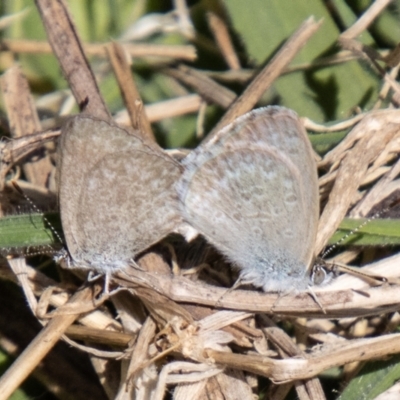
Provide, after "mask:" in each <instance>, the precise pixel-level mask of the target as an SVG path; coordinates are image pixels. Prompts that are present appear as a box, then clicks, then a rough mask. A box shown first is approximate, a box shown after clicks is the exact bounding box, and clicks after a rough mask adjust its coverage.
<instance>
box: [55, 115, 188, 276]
mask: <svg viewBox="0 0 400 400" xmlns="http://www.w3.org/2000/svg"><path fill="white" fill-rule="evenodd" d="M181 169H182V168H181V166H180V165H179V163H177V162H176V161H174V160H173V159H172V158H171V157H169V156H168V155H167V154H165V153H164V152H163V151H162V150H161V149H160V148H159V147H158V146H157V145H156V144H153V143H150V142H147V141H145V140H143V139H142V138H141V137H140V136H138V135H137V134H135V133H134V132H131V131H127V130H125V129H122V128H120V127H118V126H117V125H115V124H113V123H111V122H106V121H103V120H99V119H95V118H92V117H89V116H82V115H81V116H77V117H74V118H71V119H69V120H68V121H67V122H66V124H65V125H64V126H63V128H62V133H61V138H60V141H59V165H58V183H59V203H60V213H61V222H62V226H63V231H64V236H65V240H66V244H67V248H68V253H69V255H70V260H69V265H70V266H72V267H80V268H89V269H93V270H95V271H97V272H99V273H104V274H106V275H107V274H109V273H110V272H112V271H115V270H118V269H121V268H123V267H125V266H126V265H127V263H128V262H130V261H131V260H132V259H133V258H134V257H135V256H136V255H138V254H139V253H140V252H142V251H143V250H145V249H147V248H148V247H149V246H151V245H152V244H154V243H156V242H158V241H159V240H161V239H162V238H163V237H164V236H166V235H167V234H169V233H170V232H172V231H174V230H179V226H180V224H181V222H182V219H181V217H180V215H179V212H178V209H177V202H178V199H177V196H176V193H175V191H174V183H175V182H176V180H177V179H178V178H179V177H180V175H181Z"/></svg>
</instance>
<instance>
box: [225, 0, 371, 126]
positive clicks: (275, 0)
mask: <svg viewBox="0 0 400 400" xmlns="http://www.w3.org/2000/svg"><path fill="white" fill-rule="evenodd" d="M225 6H226V8H227V10H228V12H229V15H230V17H231V20H232V24H233V28H234V30H235V31H236V32H237V33H238V34H239V35H240V36H241V38H242V41H243V45H244V46H245V47H246V48H247V51H248V54H249V57H250V58H251V59H253V60H255V61H256V63H257V64H258V65H260V64H262V63H264V62H265V61H266V60H268V59H269V58H271V56H272V55H273V54H274V52H275V51H276V50H277V49H278V48H279V47H280V46H281V44H282V43H283V42H284V41H285V40H286V39H287V38H288V37H289V36H290V35H291V34H292V33H293V32H294V31H295V30H296V29H297V28H298V27H299V26H300V24H301V23H302V22H303V21H304V20H306V19H307V18H308V17H309V16H310V15H314V16H315V18H316V19H317V20H320V19H321V18H322V19H323V21H324V22H323V25H322V27H321V28H320V29H319V30H318V31H317V32H316V33H315V35H314V36H313V37H312V38H311V39H310V41H309V42H308V43H307V44H306V46H305V47H304V48H303V49H302V50H301V52H300V53H299V54H298V56H297V57H296V59H295V60H294V61H293V63H292V64H293V65H296V64H299V63H311V62H312V61H313V60H315V59H317V58H320V57H324V56H327V55H331V54H333V53H335V52H336V50H338V49H337V47H336V41H337V39H338V36H339V34H340V30H339V27H338V26H337V24H336V22H335V20H334V19H333V17H332V16H331V14H330V13H329V12H328V8H327V7H326V5H325V4H324V3H323V2H321V1H320V0H309V1H292V0H268V1H262V0H249V1H246V2H244V1H241V0H229V1H228V0H226V1H225ZM354 19H355V17H354ZM378 87H379V80H378V78H377V76H376V75H375V74H374V73H373V72H372V71H370V70H368V69H366V68H365V67H364V65H363V64H361V63H359V62H358V61H351V62H348V63H345V64H342V65H335V66H330V67H325V68H318V69H313V70H308V71H304V72H302V71H300V72H295V73H291V74H287V75H284V76H281V77H280V78H279V79H278V80H277V81H276V83H275V85H274V89H272V90H274V93H273V94H275V97H276V98H277V100H278V101H279V103H280V104H281V105H284V106H287V107H289V108H293V109H295V110H296V111H297V112H298V113H299V115H307V116H308V117H309V118H311V119H313V120H316V121H324V120H332V119H338V118H345V117H347V116H350V115H351V114H352V113H353V109H354V107H358V106H359V107H361V108H364V107H369V106H370V105H372V103H373V102H374V101H375V100H376V98H377V96H378Z"/></svg>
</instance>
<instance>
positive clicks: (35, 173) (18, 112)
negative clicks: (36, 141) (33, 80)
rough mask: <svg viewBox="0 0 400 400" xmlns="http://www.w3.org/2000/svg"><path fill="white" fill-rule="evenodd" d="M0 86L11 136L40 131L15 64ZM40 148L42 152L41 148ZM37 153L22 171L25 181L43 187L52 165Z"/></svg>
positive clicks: (27, 87) (25, 85) (28, 93)
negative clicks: (37, 157)
mask: <svg viewBox="0 0 400 400" xmlns="http://www.w3.org/2000/svg"><path fill="white" fill-rule="evenodd" d="M1 89H2V92H3V99H4V104H5V107H6V110H7V115H8V119H9V121H10V129H11V135H12V137H14V138H20V137H23V136H26V135H29V134H33V133H35V132H38V131H41V125H40V121H39V116H38V114H37V111H36V107H35V105H34V101H33V98H32V96H31V94H30V91H29V86H28V82H27V80H26V78H25V77H24V75H23V74H22V72H21V69H20V67H19V66H14V67H12V68H10V69H9V70H8V71H7V72H6V73H5V74H3V76H2V77H1ZM37 150H40V149H37ZM41 150H42V152H43V150H44V149H43V148H42V149H41ZM38 156H39V159H37V160H35V161H31V162H29V163H28V162H27V163H26V164H24V172H25V174H26V177H27V180H28V181H29V182H31V183H33V184H35V185H38V186H42V187H46V186H47V185H48V183H49V175H50V173H51V171H52V168H53V167H52V164H51V162H50V160H49V159H48V158H47V157H43V155H40V154H38ZM6 173H7V168H5V169H3V175H2V179H1V183H0V185H2V184H3V182H4V176H5V174H6Z"/></svg>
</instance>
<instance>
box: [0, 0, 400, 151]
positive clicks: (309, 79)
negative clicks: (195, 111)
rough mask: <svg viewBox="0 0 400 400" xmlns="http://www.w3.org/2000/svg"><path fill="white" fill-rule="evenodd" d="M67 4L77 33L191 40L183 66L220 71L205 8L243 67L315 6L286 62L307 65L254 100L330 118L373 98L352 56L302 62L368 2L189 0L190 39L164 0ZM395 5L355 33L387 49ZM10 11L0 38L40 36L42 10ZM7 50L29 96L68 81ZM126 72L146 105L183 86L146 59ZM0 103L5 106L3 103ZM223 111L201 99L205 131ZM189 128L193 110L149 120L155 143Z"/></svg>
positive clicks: (329, 45) (175, 139) (371, 84)
mask: <svg viewBox="0 0 400 400" xmlns="http://www.w3.org/2000/svg"><path fill="white" fill-rule="evenodd" d="M67 3H68V7H69V9H70V11H71V14H72V16H73V18H74V21H75V24H76V26H77V30H78V32H79V34H80V36H81V38H82V39H83V40H84V41H85V42H96V43H99V42H107V41H110V40H119V39H121V38H123V39H125V38H127V37H128V36H129V34H131V33H132V32H136V33H134V34H133V35H132V36H131V37H133V39H134V40H136V41H138V42H140V43H165V44H185V43H193V44H194V45H195V46H196V48H197V52H198V59H197V61H195V62H193V63H192V64H191V66H193V67H195V68H199V69H201V70H207V71H220V72H222V71H226V69H227V67H226V64H225V62H224V60H223V58H222V57H221V55H220V52H219V50H218V48H217V46H216V45H215V43H214V40H213V38H212V35H211V33H210V30H209V28H208V25H207V21H206V15H207V12H208V11H213V12H215V13H217V14H219V15H220V16H223V17H224V18H225V19H226V20H227V21H228V22H229V23H230V33H231V35H232V37H233V39H234V43H235V46H236V50H237V53H238V55H239V57H240V61H241V65H242V67H243V68H245V69H249V68H257V67H260V66H262V65H263V64H265V63H267V62H268V60H269V59H270V58H271V57H272V56H273V55H274V53H275V52H276V51H277V49H279V47H280V46H281V44H282V43H283V42H284V40H285V39H287V38H288V36H289V35H290V34H291V33H293V31H294V30H296V29H297V28H298V26H299V25H300V24H301V22H303V21H304V20H305V19H306V18H307V17H309V16H310V15H314V16H315V17H316V18H317V19H323V21H324V22H323V25H322V27H321V29H320V30H319V31H318V32H317V33H316V34H315V35H314V36H313V37H312V38H311V40H310V41H309V42H308V43H307V45H306V46H305V48H304V49H303V50H302V51H301V53H300V54H299V55H298V56H297V57H296V59H295V60H294V62H293V63H292V66H299V65H301V66H308V68H306V69H304V70H300V71H296V72H290V73H287V74H285V75H283V76H281V77H280V78H279V79H278V80H277V81H276V83H275V84H274V85H273V87H272V88H271V89H270V90H269V91H268V92H267V93H266V94H265V96H264V98H263V99H262V101H261V102H260V104H263V105H265V104H280V105H284V106H287V107H289V108H292V109H294V110H296V111H297V112H298V113H299V114H300V115H301V116H307V117H308V118H310V119H313V120H315V121H317V122H332V121H334V120H338V119H345V118H348V117H349V116H351V115H353V114H354V113H355V112H357V111H358V110H360V109H361V110H368V109H369V108H370V107H371V105H372V104H374V102H375V101H376V100H377V96H378V90H379V88H380V85H381V79H380V77H379V76H377V74H376V72H375V71H373V70H372V69H371V68H370V67H369V66H368V65H367V64H366V63H365V62H362V61H358V60H353V61H349V62H345V63H342V64H338V65H331V66H326V67H315V68H310V67H309V66H310V64H311V63H312V62H313V61H316V60H320V59H323V58H325V57H327V56H331V55H334V54H335V53H337V52H338V51H339V50H340V49H339V47H338V45H337V44H336V40H337V38H338V35H339V34H340V33H341V32H342V31H343V30H345V29H346V28H348V27H349V26H351V25H352V24H353V23H354V22H355V21H356V19H357V18H358V17H359V16H360V15H361V14H362V13H363V11H364V10H365V9H366V8H367V7H368V6H369V5H370V3H371V2H370V1H366V0H347V1H344V0H332V1H321V0H308V1H307V2H300V1H292V0H249V1H245V2H243V1H241V0H226V1H222V0H220V1H215V0H199V1H194V0H192V1H189V2H188V5H189V6H190V13H191V18H192V21H193V24H194V27H195V30H196V37H195V38H193V39H189V38H188V37H187V36H185V35H184V34H182V31H180V30H179V26H177V25H176V23H175V22H176V21H174V17H173V14H172V10H173V4H172V2H170V1H165V0H148V1H146V0H137V1H132V0H96V1H94V0H69V1H68V2H67ZM399 10H400V0H396V1H393V2H392V3H391V4H390V5H389V6H388V7H387V9H386V10H385V11H384V12H383V13H382V14H381V15H380V17H379V18H378V19H377V20H376V22H374V23H373V25H372V26H371V27H370V29H369V30H368V32H364V34H363V35H362V37H361V38H358V39H359V40H361V41H362V43H364V44H368V45H369V46H371V47H373V48H375V49H377V50H385V49H391V48H393V47H394V46H395V45H396V44H397V43H398V42H399V41H400V24H399V16H400V15H399V14H400V12H399ZM18 13H19V14H18ZM11 15H15V18H14V20H13V22H12V23H10V24H8V25H7V26H6V27H5V28H4V29H3V30H1V32H0V34H1V36H2V38H7V39H29V40H40V41H45V40H46V35H45V32H44V29H43V26H42V22H41V19H40V17H39V15H38V12H37V10H36V8H35V6H34V4H33V2H32V1H31V0H15V1H14V0H4V1H2V2H1V3H0V16H2V17H3V18H4V17H5V16H11ZM144 27H146V29H147V31H148V32H152V34H149V35H147V36H143V35H142V37H140V35H139V34H138V32H139V31H140V30H141V31H142V32H143V31H144ZM151 28H153V29H151ZM14 57H17V58H18V61H19V62H20V63H21V65H22V67H23V71H24V73H25V74H26V75H27V77H28V79H29V82H30V85H31V88H32V92H33V93H34V94H35V95H37V96H42V95H44V94H49V93H52V92H56V91H60V90H65V89H67V85H66V81H65V80H64V78H63V77H62V74H61V72H60V69H59V66H58V64H57V61H56V60H55V57H54V56H53V55H51V54H27V53H25V54H22V53H21V54H18V55H17V56H15V55H14ZM14 57H13V56H12V55H10V54H9V53H4V54H2V55H1V56H0V71H4V70H5V69H6V68H8V67H9V66H10V65H11V64H12V63H13V62H14ZM90 62H91V65H92V67H93V69H94V71H95V73H96V75H97V78H98V81H99V84H100V88H101V92H102V94H103V96H104V98H105V100H106V102H107V104H108V106H109V108H110V110H111V111H112V112H117V111H119V110H120V109H121V107H122V106H123V104H122V100H121V97H120V94H119V90H118V87H117V85H116V82H115V79H114V77H113V75H112V73H111V70H110V68H109V66H108V63H107V62H105V60H104V59H103V58H99V57H90ZM133 71H134V74H135V79H136V81H137V84H138V86H139V89H140V93H141V95H142V97H143V99H144V102H145V103H146V104H147V103H154V102H157V101H160V100H163V99H169V98H174V97H177V96H179V95H181V94H182V93H183V90H184V88H182V87H181V86H180V85H179V84H177V83H176V82H173V81H172V80H171V78H169V77H166V76H165V75H162V74H160V73H159V72H158V68H156V67H154V64H152V63H150V62H147V61H146V60H143V59H138V60H135V61H134V64H133ZM244 87H245V84H244V83H241V82H231V83H229V88H230V89H232V90H234V91H235V92H236V93H238V94H239V93H241V91H242V90H243V89H244ZM185 90H186V89H185ZM43 111H45V110H43ZM47 111H48V110H47ZM52 111H53V112H57V111H58V110H56V109H53V110H52ZM1 112H2V113H3V115H4V109H3V108H2V109H1ZM221 113H222V110H220V109H218V107H215V106H209V107H208V111H207V117H208V118H206V131H207V129H209V128H210V127H211V126H212V125H213V124H214V123H215V121H216V119H217V118H218V117H219V116H220V115H221ZM195 129H196V116H195V115H192V116H185V117H181V118H174V119H173V120H168V119H167V120H165V121H163V122H161V123H158V124H157V131H158V132H157V133H158V138H159V140H160V142H161V144H162V145H164V146H166V147H170V148H171V147H181V146H185V145H188V144H190V143H192V140H191V139H192V138H193V137H194V133H195ZM317 150H318V149H317ZM321 151H322V150H321Z"/></svg>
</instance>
